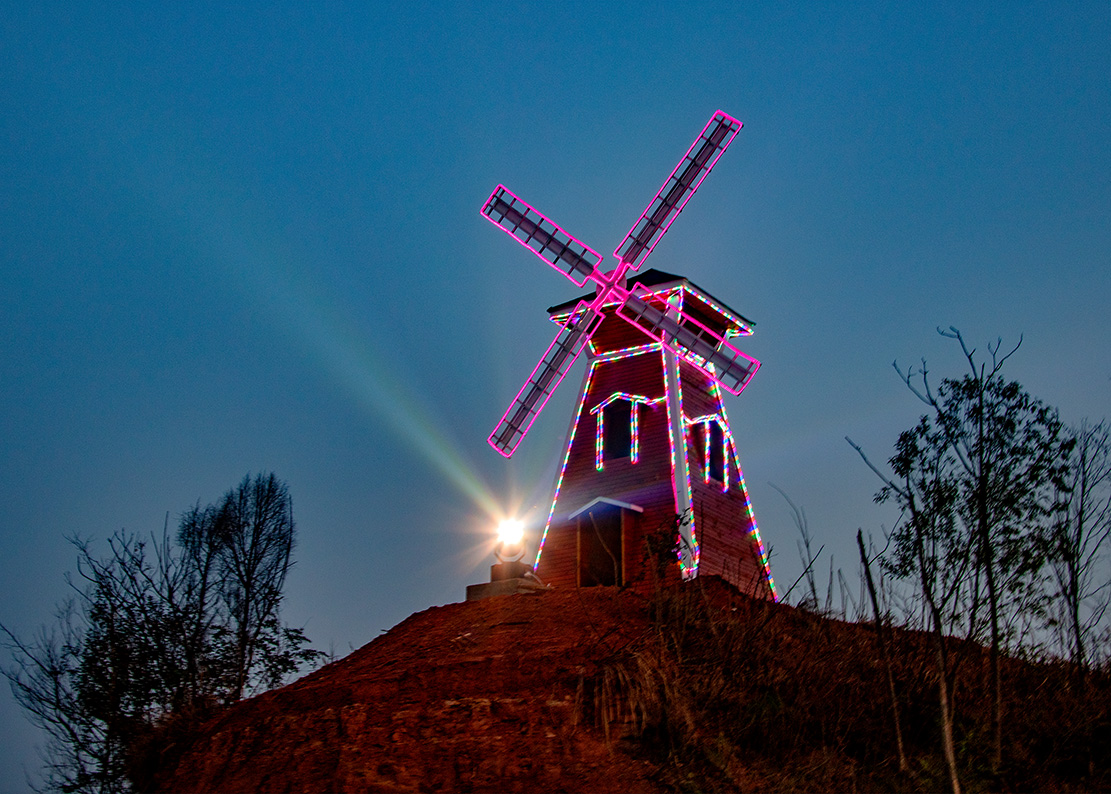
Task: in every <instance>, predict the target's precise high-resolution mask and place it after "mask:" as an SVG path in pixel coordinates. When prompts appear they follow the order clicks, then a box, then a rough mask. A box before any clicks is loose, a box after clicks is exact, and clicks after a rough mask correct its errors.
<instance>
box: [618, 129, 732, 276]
mask: <svg viewBox="0 0 1111 794" xmlns="http://www.w3.org/2000/svg"><path fill="white" fill-rule="evenodd" d="M719 119H720V120H722V121H731V122H733V123H734V124H736V125H737V129H735V130H733V132H732V134H731V135H730V136H729V137H728V139H727V140H726V141H725V142H724V143H723V144H722V146H721V148H720V149H719V150H718V152H717V155H715V156H714V159H713V160H712V161H711V162H710V164H709V165H708V166H706V169H705V170H704V171H703V172H702V176H701V177H700V178H699V180H698V182H697V183H696V184H695V185H694V187H692V188H691V189H690V191H689V192H688V193H687V195H686V196H685V197H684V198H683V201H682V202H681V203H680V204H679V206H678V207H676V208H675V211H674V212H672V213H671V217H670V218H668V220H667V223H666V224H665V225H664V227H663V228H662V229H660V230H659V232H658V233H657V234H656V235H655V240H653V242H652V244H651V245H650V246H648V248H647V249H646V250H645V251H644V253H643V255H642V256H641V259H640V262H638V263H637V264H636V265H635V266H633V265H629V267H630V268H631V269H633V270H639V269H640V268H641V266H642V265H644V262H645V260H647V259H648V257H649V256H651V255H652V251H653V250H655V248H656V244H657V243H658V242H659V241H660V240H661V239H663V236H664V235H665V234H667V230H668V229H670V228H671V224H672V223H674V222H675V219H676V218H678V217H679V213H681V212H682V211H683V208H684V207H685V206H687V202H688V201H690V200H691V196H693V195H694V194H695V193H696V192H697V191H698V188H699V187H701V186H702V182H703V181H704V180H705V179H706V177H708V176H709V175H710V172H711V171H713V170H714V166H715V165H717V163H718V160H720V159H721V156H722V155H723V154H725V150H726V149H728V148H729V145H730V144H732V143H733V139H734V138H736V137H737V133H738V132H740V131H741V128H743V127H744V124H742V123H741V122H739V121H737V119H735V118H733V117H732V116H730V115H729V114H728V113H726V112H724V111H722V110H718V111H717V112H716V113H714V115H713V116H711V117H710V120H709V121H708V122H706V126H705V127H703V128H702V132H700V133H698V137H697V138H695V139H694V143H692V144H691V145H690V147H689V148H688V149H687V151H686V154H684V155H683V157H682V159H681V160H679V163H678V164H677V165H676V166H675V167H674V168H673V169H671V173H670V174H668V175H667V179H665V180H664V183H663V184H662V185H661V186H660V189H659V190H657V191H656V194H655V195H654V196H653V197H652V200H651V201H650V202H648V206H647V207H645V208H644V212H642V213H640V217H639V218H637V220H636V223H634V224H633V227H632V228H631V229H629V233H628V234H626V235H625V237H624V238H623V239H622V240H621V242H620V243H619V244H618V246H617V248H615V249H613V255H614V256H615V257H617V259H618V260H619V261H621V262H622V264H628V263H627V262H624V260H621V257H620V255H619V254H618V253H617V252H618V251H620V250H621V249H622V248H624V247H625V243H626V242H627V241H628V239H629V238H630V237H632V236H633V232H634V231H636V228H637V227H638V226H639V225H640V222H641V221H642V220H644V218H645V217H646V216H647V215H648V212H649V211H650V210H651V209H652V205H653V204H655V203H656V199H658V198H659V197H660V194H661V193H663V191H664V188H666V187H667V184H668V182H670V181H671V178H672V177H673V176H675V173H676V172H677V171H678V170H679V169H680V168H681V167H682V166H683V164H684V163H685V162H686V161H687V158H688V157H690V154H691V152H693V151H694V147H696V146H698V144H699V143H701V142H702V140H703V136H704V135H705V134H706V132H707V130H709V129H710V127H711V125H713V124H714V123H715V122H719Z"/></svg>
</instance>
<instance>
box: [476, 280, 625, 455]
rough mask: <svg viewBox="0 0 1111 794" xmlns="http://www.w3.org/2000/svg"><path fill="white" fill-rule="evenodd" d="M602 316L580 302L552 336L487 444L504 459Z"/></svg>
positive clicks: (585, 303) (530, 423)
mask: <svg viewBox="0 0 1111 794" xmlns="http://www.w3.org/2000/svg"><path fill="white" fill-rule="evenodd" d="M603 316H604V315H603V314H602V313H601V312H600V311H598V310H597V309H595V308H594V307H593V306H591V305H590V304H589V303H587V302H586V301H583V302H581V303H580V304H579V305H578V306H577V307H576V308H575V311H574V312H572V313H571V316H570V317H568V318H567V322H566V323H564V325H563V327H562V328H561V329H560V330H559V333H558V334H556V338H555V339H554V340H553V341H552V344H551V345H550V346H549V347H548V352H546V353H545V354H544V357H543V358H541V359H540V363H539V364H537V365H536V369H534V370H533V371H532V374H531V375H529V378H528V380H527V381H525V385H524V386H522V387H521V390H520V391H519V392H517V397H516V398H515V399H514V400H513V404H512V405H510V406H509V410H507V411H506V412H505V416H503V417H502V420H501V422H499V423H498V426H497V428H495V430H494V432H493V433H491V434H490V437H489V438H488V439H487V441H488V442H489V443H490V446H492V447H494V449H496V450H498V452H500V453H501V454H502V455H504V456H505V457H507V458H508V457H511V456H512V455H513V452H514V450H516V449H517V445H518V444H520V443H521V439H522V438H524V437H525V434H526V433H528V431H529V428H530V427H532V423H533V422H534V421H536V416H537V414H539V413H540V411H541V409H543V408H544V405H545V404H546V403H547V402H548V398H549V397H551V396H552V392H554V391H555V390H556V387H557V386H559V384H560V381H562V380H563V376H564V375H566V374H567V371H568V370H569V369H571V365H572V364H574V363H575V359H576V358H578V356H579V353H581V352H582V349H583V347H584V346H585V345H586V343H587V340H589V339H590V335H591V334H592V333H594V330H595V329H596V328H597V327H598V323H600V322H601V321H602V317H603Z"/></svg>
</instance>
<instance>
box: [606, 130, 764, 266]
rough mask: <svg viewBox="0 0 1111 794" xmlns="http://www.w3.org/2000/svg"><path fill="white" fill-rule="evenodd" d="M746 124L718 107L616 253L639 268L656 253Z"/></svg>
mask: <svg viewBox="0 0 1111 794" xmlns="http://www.w3.org/2000/svg"><path fill="white" fill-rule="evenodd" d="M742 126H744V125H742V124H741V122H739V121H737V120H736V119H735V118H733V117H732V116H730V115H728V114H726V113H724V112H722V111H720V110H719V111H718V112H717V113H715V114H714V115H713V117H712V118H711V119H710V121H709V122H708V123H707V124H706V127H705V128H704V129H703V130H702V134H701V135H699V136H698V137H697V138H696V139H695V141H694V143H692V144H691V148H690V149H688V150H687V153H686V154H685V155H684V156H683V159H682V160H680V161H679V164H678V165H677V166H675V169H674V170H673V171H672V172H671V176H669V177H668V178H667V179H666V180H665V181H664V184H663V187H661V188H660V189H659V191H658V192H657V193H656V195H655V197H654V198H653V199H652V201H650V202H649V203H648V207H647V208H646V209H645V210H644V212H642V213H641V214H640V218H638V219H637V222H636V223H634V224H633V228H632V229H630V230H629V233H628V234H626V235H625V239H624V240H622V241H621V244H620V245H619V246H617V249H616V250H615V251H614V252H613V255H614V256H616V257H617V258H618V259H620V260H621V261H622V262H624V263H625V264H627V265H628V266H629V268H630V269H631V270H637V269H639V268H640V266H641V265H643V264H644V260H645V259H647V258H648V255H649V254H651V253H652V249H653V248H655V247H656V243H658V242H659V241H660V238H661V237H663V235H664V232H666V231H667V230H668V227H670V226H671V224H672V222H674V220H675V219H676V218H677V217H678V216H679V213H680V212H682V211H683V207H685V206H686V204H687V202H688V201H690V197H691V196H693V195H694V191H696V190H698V186H699V185H701V184H702V180H703V179H705V178H706V175H707V174H709V173H710V170H711V169H712V168H713V167H714V165H715V164H716V163H717V161H718V158H719V157H721V155H722V153H724V152H725V150H726V149H727V148H728V146H729V144H731V143H732V142H733V139H734V138H736V137H737V133H738V132H740V130H741V127H742Z"/></svg>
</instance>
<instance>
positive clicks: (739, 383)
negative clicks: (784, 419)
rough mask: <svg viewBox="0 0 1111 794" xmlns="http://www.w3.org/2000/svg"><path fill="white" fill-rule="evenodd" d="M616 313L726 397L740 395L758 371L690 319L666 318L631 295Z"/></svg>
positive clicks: (742, 355)
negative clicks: (692, 367)
mask: <svg viewBox="0 0 1111 794" xmlns="http://www.w3.org/2000/svg"><path fill="white" fill-rule="evenodd" d="M617 313H618V314H619V315H621V317H622V318H624V319H625V320H627V321H628V322H630V323H632V324H633V325H635V326H636V327H637V328H639V329H640V330H642V331H644V333H646V334H648V335H649V336H650V337H652V338H653V339H658V340H660V341H661V342H663V343H664V344H665V345H667V346H668V347H669V348H671V349H672V350H673V351H675V353H676V354H677V355H679V356H681V357H682V358H685V359H686V360H687V361H689V362H691V363H692V364H694V365H695V366H697V367H699V368H701V369H702V370H704V371H705V372H706V374H707V375H709V376H710V377H712V378H713V379H714V380H716V381H717V382H718V383H720V384H721V387H722V388H723V389H725V390H726V391H727V392H729V393H730V394H740V393H741V392H742V391H743V390H744V387H745V386H747V385H748V382H749V381H750V380H752V376H753V375H755V374H756V370H758V369H759V368H760V362H759V361H757V360H756V359H754V358H752V357H751V356H748V355H746V354H745V353H742V352H741V351H740V350H738V349H737V348H735V347H733V345H731V344H730V343H729V340H727V339H726V338H725V337H723V336H721V334H719V333H717V332H716V331H714V330H712V329H710V328H707V327H706V326H705V325H703V324H702V323H700V322H698V321H697V320H695V319H694V318H693V317H689V316H687V315H685V314H680V315H679V316H678V317H675V316H673V315H670V314H668V313H667V312H666V311H665V310H663V309H661V308H660V307H658V306H655V305H653V304H651V303H649V302H648V301H646V300H644V299H643V298H641V297H640V296H639V295H637V294H635V293H632V294H630V295H629V296H628V297H627V298H626V299H625V302H624V303H623V304H622V306H621V308H620V309H618V310H617ZM711 365H713V366H712V367H711Z"/></svg>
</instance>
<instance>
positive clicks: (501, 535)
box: [498, 518, 525, 547]
mask: <svg viewBox="0 0 1111 794" xmlns="http://www.w3.org/2000/svg"><path fill="white" fill-rule="evenodd" d="M524 537H525V526H524V524H522V523H521V522H520V521H518V520H517V519H515V518H507V519H505V520H504V521H502V522H501V523H500V524H498V541H499V542H500V543H501V544H502V545H503V546H506V547H509V546H519V545H520V544H521V541H522V540H524Z"/></svg>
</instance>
